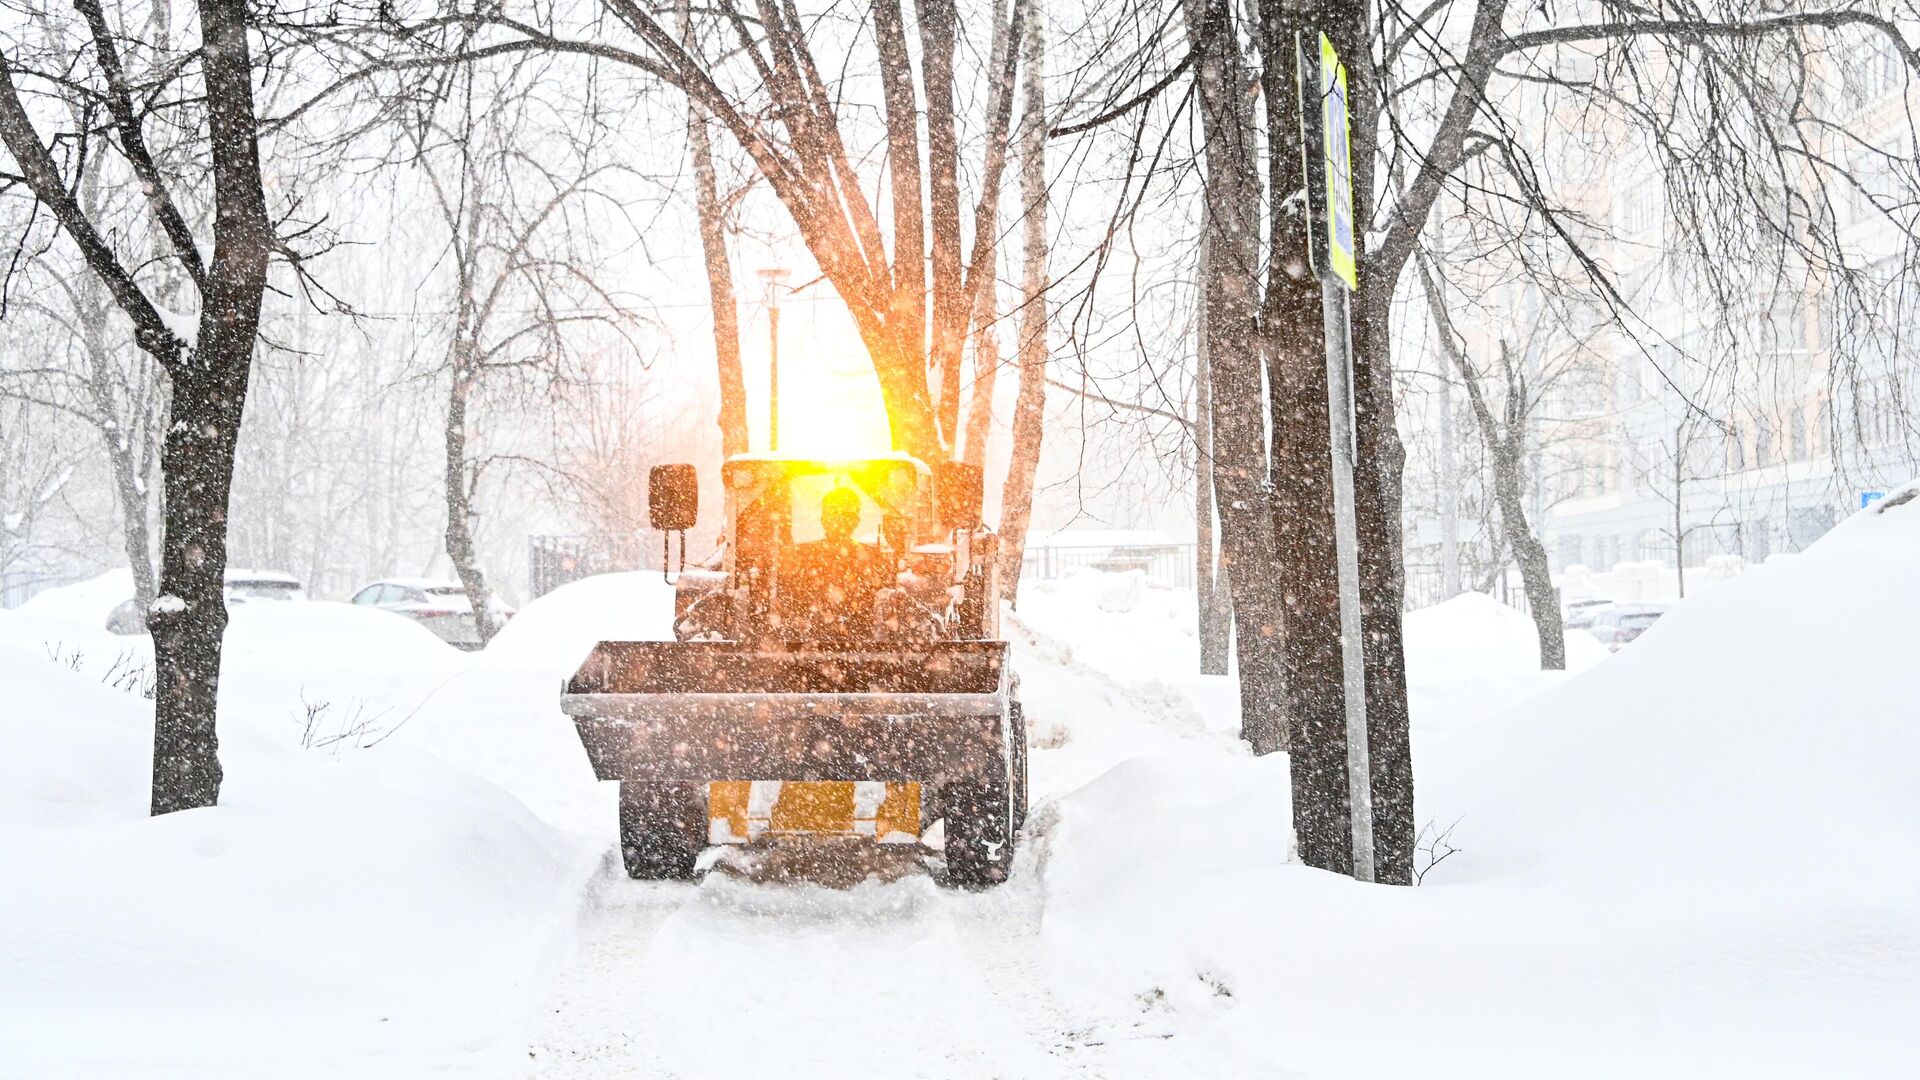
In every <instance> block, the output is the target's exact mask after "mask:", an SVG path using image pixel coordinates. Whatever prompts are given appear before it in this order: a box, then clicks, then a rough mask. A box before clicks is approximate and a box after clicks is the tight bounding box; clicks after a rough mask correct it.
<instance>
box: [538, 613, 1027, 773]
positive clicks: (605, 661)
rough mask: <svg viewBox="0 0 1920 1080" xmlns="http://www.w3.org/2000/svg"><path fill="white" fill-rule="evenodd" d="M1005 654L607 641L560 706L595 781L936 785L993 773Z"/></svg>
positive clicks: (947, 645)
mask: <svg viewBox="0 0 1920 1080" xmlns="http://www.w3.org/2000/svg"><path fill="white" fill-rule="evenodd" d="M1009 681H1010V672H1009V669H1008V665H1007V645H1006V643H1005V642H998V641H960V642H955V641H937V642H933V641H930V642H851V643H845V644H839V643H835V644H819V643H809V644H807V645H804V646H799V645H795V646H789V647H784V648H782V647H779V646H772V647H767V646H755V645H748V644H742V643H735V642H692V641H687V642H681V641H609V642H602V643H601V644H600V645H598V646H596V647H595V648H594V650H593V653H592V654H591V655H590V656H588V658H587V661H586V663H585V664H583V665H581V667H580V670H579V671H578V672H576V673H575V674H574V676H573V678H571V679H569V680H568V681H567V683H566V685H565V687H564V688H563V691H562V696H561V707H562V708H563V709H564V710H565V711H566V713H567V714H568V715H570V716H572V717H574V722H575V725H576V727H577V728H578V729H579V732H580V741H581V743H582V745H584V746H585V747H586V751H587V757H588V758H589V759H590V760H591V761H592V763H593V769H594V773H595V775H597V776H599V777H600V779H602V780H640V781H682V782H697V783H708V782H711V781H728V780H746V781H751V780H838V781H884V782H892V783H908V782H922V783H931V784H935V785H939V784H943V783H946V782H948V781H951V780H955V779H968V778H978V777H982V776H986V775H989V774H992V773H995V772H998V771H1000V770H1002V769H1004V768H1005V762H1006V761H1007V747H1008V737H1009V730H1010V729H1009V727H1008V725H1009V702H1010V701H1011V697H1012V695H1011V693H1010V686H1009Z"/></svg>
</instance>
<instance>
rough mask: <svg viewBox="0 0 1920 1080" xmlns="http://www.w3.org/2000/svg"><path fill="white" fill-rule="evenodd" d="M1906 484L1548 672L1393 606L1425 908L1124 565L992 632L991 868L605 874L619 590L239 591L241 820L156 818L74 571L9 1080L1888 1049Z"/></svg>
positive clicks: (1455, 622) (1714, 1070)
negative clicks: (479, 626) (1016, 745)
mask: <svg viewBox="0 0 1920 1080" xmlns="http://www.w3.org/2000/svg"><path fill="white" fill-rule="evenodd" d="M1896 499H1897V496H1896V497H1895V498H1890V499H1889V500H1888V502H1887V503H1885V504H1882V505H1883V506H1884V507H1885V509H1884V511H1882V512H1877V513H1876V512H1869V513H1866V514H1863V515H1861V516H1860V517H1858V518H1856V519H1854V520H1852V521H1849V522H1847V523H1845V524H1844V525H1842V526H1841V527H1840V528H1837V529H1836V530H1834V532H1833V533H1832V534H1830V536H1829V537H1827V538H1826V539H1824V540H1822V541H1821V542H1820V543H1819V544H1817V545H1816V546H1815V547H1814V548H1813V549H1812V550H1811V551H1809V552H1808V553H1807V554H1806V555H1805V556H1803V557H1801V558H1798V559H1795V560H1791V561H1789V562H1785V563H1781V564H1777V565H1769V566H1765V567H1761V568H1758V569H1756V570H1754V571H1752V572H1750V573H1748V574H1746V575H1743V576H1742V577H1741V578H1739V579H1737V580H1734V581H1731V582H1728V583H1726V584H1725V585H1723V586H1722V587H1720V588H1718V589H1715V590H1713V591H1712V592H1711V593H1709V594H1707V595H1705V596H1701V597H1698V598H1696V599H1691V600H1689V601H1687V602H1686V603H1685V604H1683V605H1681V606H1680V607H1678V608H1677V609H1676V610H1675V611H1674V612H1673V613H1672V614H1670V615H1669V616H1668V617H1667V618H1666V619H1664V620H1663V621H1662V622H1661V623H1660V624H1659V625H1658V626H1656V627H1654V628H1653V629H1652V630H1651V631H1649V632H1648V633H1647V634H1646V635H1645V636H1644V637H1643V638H1642V639H1641V640H1640V641H1638V642H1636V643H1635V644H1634V645H1632V646H1631V647H1629V648H1627V649H1626V650H1624V651H1622V652H1621V653H1620V654H1618V655H1617V656H1614V657H1612V658H1607V657H1605V655H1604V653H1603V652H1602V651H1601V650H1599V649H1598V647H1597V646H1594V645H1593V643H1592V642H1591V641H1590V640H1587V639H1584V638H1579V637H1578V636H1577V640H1576V641H1575V643H1574V646H1573V649H1574V654H1573V656H1572V665H1571V666H1572V667H1573V668H1574V669H1575V670H1574V671H1573V672H1571V673H1567V674H1543V673H1540V672H1538V671H1536V670H1534V656H1533V640H1532V631H1531V625H1530V624H1529V623H1528V622H1527V621H1526V620H1525V618H1524V617H1522V616H1520V615H1519V614H1517V613H1515V612H1512V611H1510V610H1508V609H1505V608H1502V607H1500V606H1499V605H1498V604H1495V603H1494V602H1492V601H1491V600H1489V599H1487V598H1485V597H1478V596H1469V597H1462V598H1459V599H1456V600H1455V601H1452V602H1450V603H1448V604H1446V605H1442V606H1441V607H1439V608H1435V609H1429V610H1427V611H1423V612H1416V613H1414V614H1412V615H1410V616H1409V618H1408V647H1409V672H1410V679H1411V682H1412V686H1413V696H1414V723H1415V751H1416V776H1417V786H1418V799H1419V817H1420V820H1421V822H1422V823H1423V824H1425V823H1432V828H1431V829H1430V830H1429V831H1428V833H1427V836H1428V838H1429V839H1430V840H1433V841H1435V843H1436V846H1435V848H1434V849H1433V850H1432V851H1430V852H1429V853H1428V854H1427V855H1426V856H1425V857H1423V860H1422V866H1423V867H1424V866H1425V865H1426V863H1427V862H1429V861H1431V860H1432V858H1433V857H1434V856H1435V855H1438V854H1442V853H1445V852H1448V851H1452V854H1448V855H1446V857H1445V858H1444V859H1443V860H1442V861H1440V862H1439V863H1438V864H1437V865H1435V866H1434V867H1433V868H1432V869H1431V870H1430V871H1429V872H1428V873H1427V874H1426V877H1425V884H1423V885H1422V886H1421V887H1419V888H1415V889H1391V888H1385V887H1366V886H1360V885H1357V884H1355V883H1353V882H1351V881H1349V880H1346V879H1344V878H1341V877H1337V876H1335V875H1331V874H1326V873H1322V872H1318V871H1312V870H1308V869H1306V868H1304V867H1302V866H1300V865H1298V864H1297V863H1294V862H1292V861H1291V860H1290V848H1291V835H1290V829H1289V827H1288V822H1289V820H1290V812H1289V806H1288V795H1287V773H1286V762H1285V760H1284V758H1280V757H1274V758H1265V759H1256V758H1254V757H1252V756H1250V755H1248V754H1247V753H1246V752H1245V751H1244V750H1243V749H1242V748H1241V747H1240V745H1239V744H1238V743H1237V742H1236V741H1235V740H1234V738H1233V735H1232V732H1233V728H1234V725H1235V717H1234V711H1235V709H1236V703H1235V695H1234V692H1233V689H1232V686H1231V683H1230V682H1229V681H1227V680H1225V679H1220V678H1207V677H1202V676H1198V675H1195V674H1192V672H1193V671H1194V670H1195V668H1196V666H1197V663H1196V660H1197V648H1196V644H1195V639H1194V635H1193V628H1192V620H1191V615H1190V612H1191V598H1190V597H1187V596H1183V595H1181V594H1177V593H1169V592H1166V591H1162V590H1156V589H1152V588H1150V587H1148V586H1147V585H1146V583H1145V582H1144V581H1143V580H1142V579H1140V578H1139V577H1137V576H1126V575H1102V574H1097V573H1086V574H1083V575H1080V576H1078V577H1073V578H1069V579H1066V580H1063V581H1059V582H1054V583H1049V584H1038V583H1031V582H1030V583H1028V585H1027V587H1026V589H1025V591H1024V594H1023V596H1022V601H1021V608H1020V611H1019V612H1018V613H1017V614H1016V615H1015V616H1014V617H1013V618H1012V619H1011V620H1010V621H1009V636H1010V637H1011V638H1012V639H1013V640H1014V641H1015V643H1016V648H1017V650H1018V653H1019V666H1020V672H1021V678H1022V694H1023V697H1024V699H1025V701H1026V703H1027V708H1028V714H1029V717H1030V721H1031V728H1032V738H1033V743H1034V750H1033V759H1032V760H1033V777H1034V785H1035V795H1036V808H1035V811H1034V815H1033V818H1032V821H1031V823H1030V830H1029V831H1030V836H1029V838H1028V842H1027V844H1026V846H1025V848H1024V849H1023V851H1022V854H1021V856H1020V861H1019V864H1018V867H1017V869H1016V873H1015V876H1014V879H1013V881H1011V882H1010V883H1009V884H1008V885H1007V886H1005V887H1003V888H1002V889H1000V890H997V891H995V892H992V893H987V894H960V893H953V892H949V891H946V890H943V889H940V888H938V887H936V886H935V885H934V884H933V883H932V882H931V881H930V880H929V879H928V878H927V877H926V876H925V875H924V874H921V873H919V872H918V871H917V870H912V869H911V868H910V870H909V872H908V873H906V874H905V875H904V876H902V877H900V878H899V879H898V880H893V881H890V882H885V881H881V880H878V879H876V880H872V881H869V882H868V883H867V884H865V885H862V886H859V887H857V888H855V889H853V890H850V891H846V892H836V891H833V890H828V889H824V888H820V887H798V886H776V885H767V884H754V883H751V882H748V881H743V880H739V879H737V878H734V877H731V876H727V875H720V874H716V875H712V876H710V877H709V878H708V879H706V880H705V881H703V882H701V883H699V884H697V885H660V884H642V883H634V882H630V881H628V880H626V879H625V877H624V876H623V875H621V874H619V873H618V872H617V868H616V865H615V864H616V861H617V860H614V859H612V858H611V855H612V842H613V828H614V822H613V817H614V813H613V801H612V793H611V791H610V790H608V789H607V787H606V786H603V785H598V784H596V783H595V782H594V781H593V779H592V775H591V772H590V770H589V769H588V768H587V765H586V762H585V759H584V755H582V753H581V752H580V749H579V746H578V744H577V742H576V741H575V740H574V737H573V734H572V731H571V729H570V728H569V726H568V725H567V723H566V721H565V718H564V717H562V716H561V715H560V714H559V711H558V708H557V691H558V687H559V681H560V679H561V677H562V676H563V675H564V674H565V673H566V672H568V671H569V670H571V668H572V667H573V666H574V665H575V664H576V663H577V662H578V660H579V658H580V657H581V656H583V655H584V654H585V652H586V650H587V649H588V648H589V647H590V646H591V644H592V643H593V642H594V641H596V640H599V639H601V638H603V637H622V636H626V637H635V636H639V637H657V636H661V635H662V634H663V633H664V631H665V626H666V619H667V603H668V597H667V592H666V588H665V586H664V585H663V584H662V583H661V582H660V580H659V578H658V577H655V576H649V575H640V574H636V575H618V576H613V577H609V578H601V579H589V580H588V581H584V582H579V583H576V584H574V585H570V586H567V587H566V588H563V589H561V590H559V591H557V592H555V593H554V594H552V595H550V596H548V597H545V598H543V599H541V600H539V601H536V602H534V603H532V604H529V605H527V607H526V609H525V610H524V611H523V612H522V613H521V615H520V616H519V617H518V618H516V619H515V620H514V621H513V622H512V623H510V624H509V625H508V627H507V628H506V630H505V631H504V632H503V633H502V635H501V636H500V638H499V639H498V640H497V641H496V642H495V643H494V645H493V646H492V647H491V648H489V649H488V650H487V651H486V652H484V653H481V654H477V655H471V656H470V655H467V654H463V653H459V652H457V651H455V650H452V649H449V648H447V647H445V646H444V645H442V644H440V643H439V642H438V641H437V640H436V639H433V638H432V635H430V634H427V633H426V632H425V631H422V630H420V629H419V628H418V627H416V626H413V625H412V624H410V623H407V622H406V621H405V620H403V619H399V618H397V617H394V616H391V615H388V614H386V613H382V612H369V611H359V610H357V609H353V608H350V607H347V606H345V605H327V604H309V605H291V604H289V605H272V607H273V608H274V610H273V611H272V612H261V611H254V610H252V609H249V608H242V609H239V610H238V611H236V613H235V617H234V621H233V626H232V628H231V629H230V631H229V651H228V657H229V659H228V665H227V668H226V671H225V676H224V686H223V699H222V705H223V715H222V751H223V760H224V762H225V764H226V770H227V786H226V788H225V789H224V792H223V799H222V805H221V806H220V807H219V808H217V809H214V810H207V811H195V812H189V813H185V814H178V815H172V816H170V817H167V818H163V819H159V820H148V819H147V818H146V817H145V816H144V810H145V800H146V780H145V777H146V752H147V746H146V743H147V740H148V738H149V736H150V730H151V721H150V719H149V718H148V717H147V716H146V715H145V704H146V703H145V702H144V701H143V700H142V699H141V698H139V697H138V696H137V693H138V689H139V680H138V677H137V673H138V672H139V671H141V670H142V669H143V665H144V664H146V663H148V662H150V661H149V658H148V657H147V656H146V654H145V652H144V648H143V646H142V645H141V644H140V643H139V641H138V639H129V638H115V637H113V636H111V635H107V634H105V633H104V632H102V631H100V630H98V629H96V628H97V627H98V626H99V622H98V621H94V620H92V619H91V610H90V608H89V607H88V604H89V603H92V601H91V600H90V598H89V595H88V590H87V589H86V588H85V587H74V589H73V590H72V591H71V592H69V593H68V594H67V595H66V596H57V595H56V596H53V597H52V598H51V599H49V600H46V601H44V602H41V603H39V604H37V605H33V606H32V610H22V611H11V612H0V685H3V686H4V687H5V688H6V689H5V693H4V697H0V747H3V748H4V752H3V753H0V866H4V868H5V869H4V871H0V1075H7V1076H21V1077H41V1076H115V1077H119V1076H127V1077H146V1076H183V1077H185V1076H191V1077H220V1078H225V1077H235V1078H238V1077H257V1076H263V1075H272V1076H300V1075H313V1076H371V1077H401V1076H416V1075H423V1074H426V1073H435V1074H452V1075H468V1076H477V1077H548V1076H552V1077H602V1076H609V1077H610V1076H623V1077H624V1076H678V1077H687V1078H692V1077H708V1076H712V1077H733V1076H742V1075H755V1076H792V1077H835V1076H845V1075H862V1074H867V1073H884V1074H886V1075H901V1076H926V1077H976V1076H978V1077H989V1076H1003V1077H1014V1076H1017V1077H1043V1076H1056V1075H1063V1076H1064V1075H1080V1076H1108V1077H1160V1076H1206V1077H1234V1076H1263V1077H1267V1076H1276V1075H1279V1076H1289V1075H1298V1076H1316V1077H1317V1076H1329V1077H1346V1076H1404V1075H1420V1076H1428V1075H1445V1076H1452V1075H1460V1076H1469V1075H1470V1076H1516V1077H1517V1076H1528V1077H1534V1076H1541V1075H1552V1076H1567V1075H1595V1076H1616V1075H1635V1076H1644V1075H1674V1076H1697V1075H1748V1076H1758V1075H1768V1076H1801V1075H1811V1074H1820V1075H1848V1076H1898V1075H1908V1074H1910V1072H1911V1062H1912V1061H1913V1060H1915V1059H1916V1057H1917V1056H1920V1035H1916V1034H1915V1033H1914V1028H1915V1025H1913V1024H1912V1023H1911V1022H1910V1018H1911V1017H1912V1016H1915V1015H1920V867H1916V866H1915V864H1914V863H1913V861H1912V859H1911V858H1910V853H1911V852H1912V851H1914V850H1915V849H1916V847H1920V785H1916V784H1915V783H1914V777H1915V776H1916V775H1920V734H1916V732H1915V731H1914V730H1913V727H1912V721H1913V720H1914V718H1916V717H1920V680H1915V679H1914V678H1913V677H1912V674H1911V673H1912V670H1913V661H1912V659H1911V652H1912V643H1913V642H1914V641H1915V640H1916V638H1915V635H1914V634H1913V633H1912V632H1911V631H1910V629H1909V627H1908V626H1907V623H1908V622H1909V621H1910V620H1911V618H1912V615H1911V613H1912V612H1913V611H1915V610H1920V560H1916V559H1915V558H1914V556H1913V553H1914V552H1915V551H1917V550H1920V501H1914V502H1906V503H1900V504H1898V505H1894V503H1895V501H1896ZM117 585H118V583H109V584H102V585H100V586H98V587H97V588H94V589H93V590H92V591H93V592H98V593H100V594H101V595H102V596H103V597H104V596H105V595H107V594H110V593H115V592H116V591H117ZM115 602H117V601H115ZM62 605H65V607H63V606H62ZM109 606H111V605H110V603H109ZM257 607H264V606H257ZM101 617H102V618H103V617H104V613H102V614H101ZM423 639H424V640H423ZM129 671H132V672H135V673H136V674H135V675H134V676H133V677H129V676H128V674H127V673H128V672H129ZM103 681H104V682H109V683H113V684H114V685H111V686H109V685H102V683H103ZM122 687H124V689H123V688H122ZM321 706H324V707H321ZM1441 834H1444V835H1445V837H1446V839H1445V840H1444V841H1440V840H1438V837H1439V836H1440V835H1441Z"/></svg>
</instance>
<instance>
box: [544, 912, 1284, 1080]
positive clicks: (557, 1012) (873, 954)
mask: <svg viewBox="0 0 1920 1080" xmlns="http://www.w3.org/2000/svg"><path fill="white" fill-rule="evenodd" d="M1039 904H1040V896H1039V891H1038V889H1037V888H1036V887H1035V886H1034V885H1033V883H1032V880H1031V878H1029V879H1027V880H1025V881H1022V880H1019V879H1018V878H1016V880H1015V881H1014V882H1013V883H1011V884H1009V885H1008V886H1006V887H1005V888H1002V889H1000V890H998V891H996V892H993V893H987V894H967V893H957V892H953V891H950V890H946V889H942V888H940V887H939V886H937V885H935V884H934V883H933V881H932V880H931V879H929V878H927V877H925V876H919V875H916V876H909V877H907V878H905V879H903V880H901V881H897V882H894V883H892V884H877V883H870V884H867V885H863V886H861V887H858V888H856V889H853V890H851V891H846V892H838V891H834V890H830V889H824V888H819V887H811V886H809V887H795V886H780V885H766V884H753V883H749V882H745V881H741V880H737V879H733V878H729V877H725V876H722V875H713V876H710V877H709V878H707V879H706V880H705V881H704V882H702V883H701V884H700V885H698V886H685V885H679V886H675V885H655V884H647V883H638V882H632V881H628V880H627V879H626V878H625V877H623V876H619V875H617V874H608V875H606V876H603V877H602V878H601V880H600V881H599V882H598V883H597V885H596V888H595V895H594V897H593V899H592V901H591V903H590V906H589V909H588V910H587V912H586V913H585V914H584V916H583V919H584V926H583V927H582V930H581V935H580V938H579V940H578V944H577V945H576V947H575V949H574V952H573V955H572V957H571V958H570V962H569V964H568V966H567V967H566V969H565V970H564V971H562V972H561V973H560V975H559V976H558V978H557V981H556V985H555V986H554V987H553V989H552V991H551V993H550V996H549V999H548V1001H549V1004H548V1008H547V1012H546V1015H545V1017H544V1018H543V1030H542V1031H540V1032H539V1034H538V1035H537V1037H536V1039H535V1041H534V1045H532V1046H531V1047H529V1075H530V1076H537V1077H541V1078H561V1080H575V1078H579V1080H598V1078H603V1077H635V1078H659V1080H705V1078H708V1077H714V1078H719V1077H727V1078H737V1077H742V1076H780V1077H800V1078H810V1077H822V1078H825V1077H843V1076H888V1077H927V1078H938V1080H967V1078H975V1077H979V1078H1016V1077H1017V1078H1023V1080H1024V1078H1043V1077H1114V1078H1121V1077H1142V1078H1145V1077H1156V1078H1158V1077H1176V1078H1177V1077H1196V1078H1197V1077H1207V1078H1212V1080H1232V1078H1234V1077H1239V1076H1247V1077H1253V1076H1263V1077H1271V1076H1272V1075H1273V1073H1272V1070H1271V1067H1270V1066H1269V1067H1265V1068H1262V1067H1260V1066H1258V1065H1257V1064H1256V1063H1255V1062H1253V1061H1251V1060H1237V1059H1234V1058H1232V1057H1230V1056H1228V1055H1227V1054H1226V1052H1225V1051H1224V1050H1223V1049H1221V1048H1220V1047H1219V1046H1218V1045H1217V1040H1212V1039H1206V1038H1204V1037H1201V1036H1199V1035H1198V1034H1193V1035H1182V1036H1180V1037H1177V1038H1169V1037H1166V1036H1164V1035H1162V1034H1157V1033H1153V1032H1151V1031H1130V1030H1128V1028H1129V1026H1130V1025H1128V1024H1126V1023H1124V1022H1123V1023H1121V1024H1114V1023H1111V1022H1105V1021H1102V1020H1101V1019H1100V1018H1089V1017H1078V1018H1076V1017H1069V1016H1067V1015H1065V1014H1064V1013H1063V1012H1062V1010H1061V1009H1060V1007H1059V1006H1058V1005H1057V1003H1056V1002H1055V1001H1054V999H1053V997H1052V995H1051V994H1050V993H1049V992H1048V989H1047V986H1046V982H1045V979H1044V977H1043V976H1042V974H1041V971H1040V965H1039V963H1038V959H1037V949H1038V942H1037V931H1038V925H1039Z"/></svg>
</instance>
